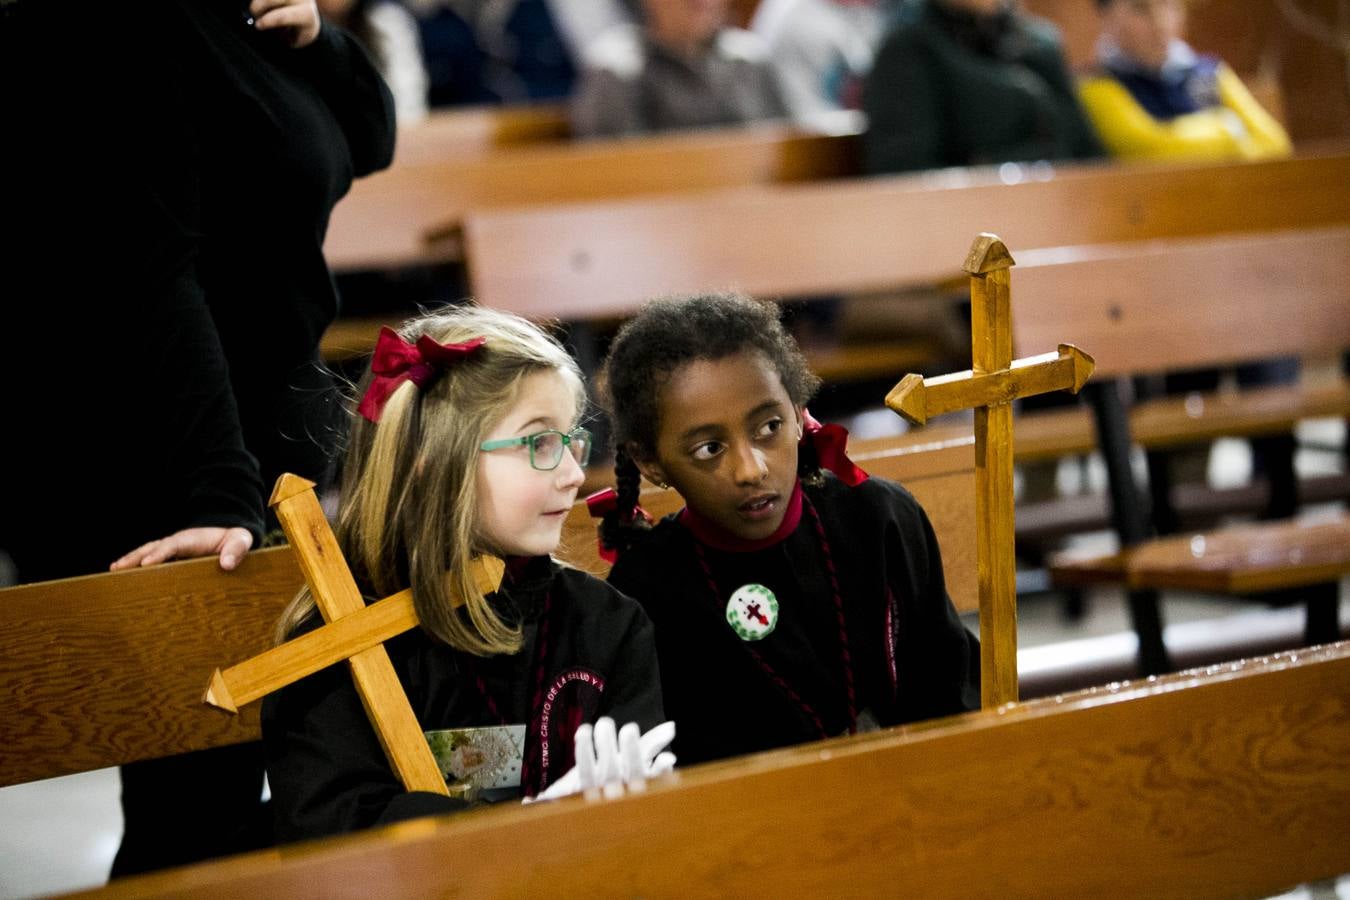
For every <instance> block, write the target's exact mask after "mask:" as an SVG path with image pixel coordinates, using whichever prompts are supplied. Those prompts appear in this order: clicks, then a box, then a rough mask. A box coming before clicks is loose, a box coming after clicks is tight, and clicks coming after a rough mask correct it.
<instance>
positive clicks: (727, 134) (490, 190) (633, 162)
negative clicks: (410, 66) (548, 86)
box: [324, 123, 859, 271]
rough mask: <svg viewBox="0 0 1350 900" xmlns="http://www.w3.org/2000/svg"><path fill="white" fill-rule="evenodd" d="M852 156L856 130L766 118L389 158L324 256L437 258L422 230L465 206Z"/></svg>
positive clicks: (690, 186)
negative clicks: (828, 130) (425, 157)
mask: <svg viewBox="0 0 1350 900" xmlns="http://www.w3.org/2000/svg"><path fill="white" fill-rule="evenodd" d="M858 152H859V151H858V136H857V133H856V131H850V132H845V133H841V134H816V133H807V132H803V131H801V130H800V129H797V128H794V127H792V126H789V125H783V124H778V123H766V124H760V125H753V126H748V127H743V128H728V129H715V130H708V131H700V132H691V133H681V134H676V135H663V136H656V137H642V138H624V139H618V140H606V141H586V142H581V143H570V144H563V145H532V146H524V147H515V148H508V149H505V150H502V151H501V152H498V153H494V154H491V155H488V156H482V157H462V158H458V159H448V160H443V161H439V162H425V161H421V162H416V163H409V164H406V165H404V164H396V165H394V166H392V167H391V168H389V169H387V170H386V171H384V172H378V173H376V174H374V175H371V176H369V177H367V178H362V179H360V180H359V181H357V182H356V183H355V184H354V185H353V186H352V190H351V193H349V194H348V195H347V196H346V197H345V198H343V200H342V201H341V202H340V203H338V205H337V207H336V208H335V209H334V210H333V217H332V221H331V222H330V223H329V228H328V236H327V239H326V240H325V242H324V255H325V257H326V258H327V260H328V263H329V266H330V267H331V268H333V269H334V270H337V271H341V270H348V269H361V268H390V267H396V266H403V265H416V264H420V263H424V262H427V261H428V260H429V259H433V260H434V259H435V258H436V248H435V247H434V246H429V245H428V243H427V240H428V236H429V235H432V234H434V233H436V232H445V231H447V230H453V229H454V228H456V227H457V226H458V224H459V223H460V222H461V221H462V219H463V218H464V217H465V216H466V215H467V214H468V213H469V212H470V211H474V210H481V209H496V208H503V207H512V206H522V205H528V204H539V203H556V202H575V201H579V200H594V199H598V198H618V197H633V196H638V195H642V194H666V193H689V192H695V191H706V190H710V189H714V188H727V187H739V186H742V185H750V184H765V183H773V182H791V181H802V180H813V179H820V178H828V177H836V176H842V175H851V174H856V173H857V172H858Z"/></svg>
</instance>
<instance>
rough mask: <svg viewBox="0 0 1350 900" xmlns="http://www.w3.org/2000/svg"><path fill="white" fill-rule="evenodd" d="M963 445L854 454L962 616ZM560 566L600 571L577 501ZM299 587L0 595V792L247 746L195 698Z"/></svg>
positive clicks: (100, 588) (659, 504)
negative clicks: (880, 482)
mask: <svg viewBox="0 0 1350 900" xmlns="http://www.w3.org/2000/svg"><path fill="white" fill-rule="evenodd" d="M972 445H973V443H972V441H971V440H970V439H969V438H966V439H963V440H958V441H955V442H952V443H950V444H947V445H943V446H933V447H927V448H918V449H909V450H905V451H899V452H881V453H877V454H873V455H870V456H869V455H868V454H859V455H858V456H857V459H858V462H859V464H860V465H862V466H864V467H865V468H867V469H868V470H869V471H875V472H877V473H878V474H883V475H885V476H886V477H890V478H894V479H896V480H899V481H902V482H904V483H905V484H906V485H907V486H909V487H910V489H911V490H912V491H913V492H914V494H915V495H916V496H917V497H918V498H919V500H920V502H922V503H923V504H924V506H925V508H926V509H927V510H928V513H929V517H930V518H931V520H932V522H933V526H934V529H935V531H936V532H937V535H938V540H939V542H940V544H941V546H942V550H943V562H944V566H945V570H946V574H947V584H948V590H949V591H950V593H951V595H952V598H953V599H954V600H955V601H956V602H957V604H958V606H959V607H961V608H965V609H969V608H974V606H975V602H976V601H975V594H976V589H975V543H974V541H975V529H974V527H973V524H972V523H973V519H974V468H973V465H974V461H973V459H974V458H973V453H972V450H971V447H972ZM660 493H661V492H656V491H653V492H649V494H648V495H647V496H644V498H643V499H644V503H650V504H651V506H652V508H653V512H656V513H659V512H664V511H667V510H668V509H673V508H676V506H677V505H678V503H679V500H678V497H677V496H675V495H674V493H673V492H670V491H667V492H665V496H657V495H660ZM559 556H560V558H562V559H563V560H565V561H567V562H569V563H571V564H572V565H575V566H577V567H578V568H582V569H586V570H588V571H592V572H596V573H599V574H603V573H604V572H605V571H607V568H606V567H605V566H604V565H603V563H602V561H601V560H600V558H599V556H598V552H597V547H596V540H595V520H594V519H591V518H590V516H589V513H588V512H587V510H586V508H585V504H584V503H578V504H577V507H576V508H575V509H574V510H573V511H572V514H571V515H570V516H569V518H568V524H567V533H566V539H565V541H564V545H563V547H562V548H560V552H559ZM302 584H303V577H302V576H301V574H300V571H299V567H298V566H297V564H296V562H295V559H294V557H293V556H292V554H291V551H290V549H289V548H286V547H278V548H273V549H268V550H260V551H256V552H253V553H250V554H249V555H248V556H247V557H246V558H245V560H244V562H243V563H242V564H241V565H240V567H239V569H238V570H237V571H235V572H231V573H225V572H221V571H220V569H219V566H218V564H217V562H216V560H214V559H201V560H192V561H188V562H179V563H170V564H167V565H163V566H154V567H150V568H145V569H135V570H130V571H126V572H114V573H108V574H102V575H90V576H85V577H81V578H70V579H63V580H60V581H49V582H42V583H39V584H31V585H21V586H19V587H13V588H6V589H3V590H0V697H4V698H6V699H5V707H4V713H3V715H0V787H3V786H5V785H10V784H20V783H24V782H28V781H36V780H39V779H43V778H52V777H56V776H58V775H68V774H71V773H74V772H83V771H89V770H92V769H99V768H104V767H106V766H113V765H120V764H122V763H126V762H132V761H135V760H142V759H154V758H157V757H161V756H168V755H171V754H175V753H183V752H186V751H189V750H200V749H206V748H208V747H216V746H222V745H226V744H233V743H240V742H243V741H248V740H254V739H256V738H257V737H258V734H259V731H258V706H257V704H253V705H250V706H247V707H245V708H244V710H243V711H242V712H241V714H240V715H239V716H237V717H233V716H229V715H226V714H224V713H222V712H219V711H218V710H213V709H210V708H208V707H206V706H204V705H203V704H202V694H203V692H204V690H205V687H206V682H207V679H208V678H209V676H210V673H211V672H212V671H213V670H214V669H215V668H217V667H219V666H227V665H230V664H233V663H236V662H238V661H240V660H243V659H247V658H249V657H251V656H254V655H256V654H258V653H259V652H261V651H263V650H265V649H267V648H268V647H269V646H270V645H271V635H272V629H273V627H274V625H275V624H276V621H277V619H278V618H279V617H280V615H281V612H282V610H283V609H284V608H285V606H286V604H287V603H288V602H289V601H290V599H291V598H292V597H293V596H295V593H296V591H297V590H298V589H299V587H300V586H301V585H302Z"/></svg>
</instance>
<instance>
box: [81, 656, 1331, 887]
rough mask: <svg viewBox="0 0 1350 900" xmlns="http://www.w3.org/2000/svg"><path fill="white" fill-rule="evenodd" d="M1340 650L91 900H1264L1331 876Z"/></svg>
mask: <svg viewBox="0 0 1350 900" xmlns="http://www.w3.org/2000/svg"><path fill="white" fill-rule="evenodd" d="M1346 834H1350V645H1346V644H1338V645H1334V646H1331V647H1326V648H1323V649H1321V650H1316V651H1310V652H1301V653H1299V654H1298V655H1297V658H1295V657H1293V656H1277V657H1273V658H1268V659H1262V660H1252V661H1248V662H1246V663H1234V664H1232V665H1230V666H1224V667H1219V668H1215V669H1213V670H1208V671H1195V672H1189V673H1184V674H1181V675H1177V676H1171V677H1164V678H1160V679H1157V680H1156V681H1155V680H1153V679H1150V680H1149V682H1147V683H1143V682H1140V683H1127V684H1112V685H1109V686H1105V687H1102V688H1097V689H1094V690H1091V691H1088V692H1084V693H1080V694H1068V695H1064V696H1060V697H1056V698H1052V699H1048V700H1044V701H1033V702H1029V703H1024V704H1020V705H1018V706H1016V707H1013V708H1011V709H1003V710H998V711H986V712H980V713H970V714H967V715H965V716H961V717H957V718H953V719H946V720H940V721H938V722H933V723H927V724H926V725H924V726H914V727H909V728H901V729H894V730H889V731H882V732H876V733H873V734H868V735H861V736H858V737H855V738H845V739H837V740H834V741H831V742H828V743H821V744H811V745H806V746H802V747H797V748H791V749H787V750H782V751H777V752H773V753H768V754H762V755H758V756H753V757H747V758H744V759H739V760H732V761H727V762H723V763H714V764H710V765H704V766H696V767H690V768H686V769H680V770H677V771H676V772H675V774H673V775H672V776H669V777H667V778H664V779H662V780H660V781H658V782H653V783H651V784H649V785H648V786H647V790H646V791H645V792H643V793H637V794H630V795H628V796H626V797H624V798H622V799H619V800H614V801H609V802H598V801H596V800H592V799H587V798H580V797H577V798H569V799H567V800H564V801H560V802H557V803H553V804H547V805H544V806H538V805H535V806H529V807H520V806H515V805H511V806H508V807H496V808H491V809H486V810H482V811H478V812H474V813H468V814H462V815H459V816H450V817H443V818H437V819H425V820H419V821H416V822H409V823H404V824H402V825H396V826H391V827H388V828H382V829H377V830H372V831H369V832H366V833H362V834H357V835H352V836H347V837H343V838H335V839H330V840H326V841H320V842H313V843H309V844H304V845H298V846H295V847H290V848H286V849H283V850H273V851H264V852H260V853H254V854H249V855H247V856H241V857H236V858H234V859H230V860H225V861H221V862H217V863H209V864H204V865H200V866H195V867H191V868H185V869H179V870H175V871H170V872H165V873H161V874H157V875H151V876H147V877H143V878H138V879H134V880H127V881H122V882H118V883H114V884H113V885H111V886H110V887H108V888H107V889H105V890H104V891H101V892H98V894H99V895H101V896H109V897H119V896H127V897H130V896H135V897H169V896H192V897H238V896H294V895H303V896H370V895H395V896H419V897H420V896H445V895H448V894H455V895H463V896H543V895H549V896H568V897H572V896H575V897H582V896H585V897H612V896H614V897H617V896H624V897H631V896H649V897H674V896H680V897H691V896H694V897H702V896H745V897H767V896H835V895H838V894H840V893H846V894H849V895H858V896H889V895H893V894H895V893H896V892H897V890H900V891H902V892H903V893H906V894H913V895H915V896H922V897H935V898H939V897H963V898H964V897H968V896H970V895H971V894H972V893H975V894H982V893H990V892H996V893H997V894H998V895H999V896H1000V897H1028V898H1030V897H1046V896H1050V897H1078V896H1105V895H1110V896H1112V897H1121V898H1134V897H1139V898H1144V897H1147V898H1153V897H1161V896H1173V897H1187V898H1204V897H1216V898H1218V897H1233V896H1269V895H1273V894H1277V893H1281V892H1283V891H1286V890H1289V889H1290V888H1292V887H1294V886H1295V885H1298V884H1300V883H1304V882H1308V881H1316V880H1322V879H1327V878H1332V877H1335V876H1337V875H1340V874H1342V873H1345V872H1347V871H1350V842H1347V841H1346V840H1345V835H1346Z"/></svg>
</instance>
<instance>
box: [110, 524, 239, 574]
mask: <svg viewBox="0 0 1350 900" xmlns="http://www.w3.org/2000/svg"><path fill="white" fill-rule="evenodd" d="M252 546H253V535H251V534H249V532H248V529H247V528H211V527H208V528H187V529H184V530H183V531H178V532H175V533H173V534H171V535H169V536H168V537H166V538H160V539H159V540H157V541H151V542H150V543H148V544H142V545H141V546H139V547H137V548H136V549H135V550H132V551H131V552H130V553H128V554H127V555H126V556H123V557H122V558H121V559H119V560H117V561H116V562H115V563H113V564H112V565H111V566H110V567H109V568H110V569H111V570H112V571H114V572H116V571H118V570H119V569H134V568H136V567H137V566H153V565H156V564H157V563H162V562H165V561H166V560H170V559H189V558H191V557H194V556H211V555H213V554H220V567H221V568H222V569H224V570H225V571H226V572H228V571H230V570H231V569H233V568H235V567H236V566H238V565H239V561H240V560H241V559H243V558H244V555H245V554H246V553H248V550H249V548H250V547H252Z"/></svg>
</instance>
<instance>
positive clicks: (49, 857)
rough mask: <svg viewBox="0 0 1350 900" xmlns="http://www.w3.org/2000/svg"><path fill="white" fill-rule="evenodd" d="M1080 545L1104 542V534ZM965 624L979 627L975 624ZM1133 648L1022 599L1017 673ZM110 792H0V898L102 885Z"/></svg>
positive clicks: (114, 838) (1064, 473)
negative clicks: (1090, 655) (1080, 656)
mask: <svg viewBox="0 0 1350 900" xmlns="http://www.w3.org/2000/svg"><path fill="white" fill-rule="evenodd" d="M891 418H894V417H893V416H891ZM860 424H862V423H858V424H855V426H854V433H855V434H858V433H860V431H861V430H865V428H864V429H860V428H859V425H860ZM1299 437H1300V441H1301V443H1302V444H1303V445H1304V446H1313V447H1317V446H1320V447H1328V446H1330V447H1333V448H1336V447H1343V446H1344V445H1345V440H1346V437H1345V429H1344V424H1343V423H1341V422H1336V421H1331V422H1314V423H1308V425H1307V427H1306V428H1300V433H1299ZM1343 459H1344V457H1343V456H1342V454H1341V453H1340V452H1336V451H1332V452H1326V451H1300V454H1299V459H1298V460H1297V465H1298V468H1299V470H1300V473H1302V474H1311V473H1312V472H1325V471H1328V470H1331V471H1335V470H1336V468H1335V467H1339V466H1341V465H1343ZM1249 470H1250V458H1249V454H1247V452H1246V446H1245V445H1244V444H1242V443H1241V442H1238V441H1220V442H1219V443H1218V444H1216V446H1215V449H1214V452H1213V454H1212V456H1211V459H1210V468H1209V479H1210V481H1211V483H1216V484H1232V483H1238V482H1240V481H1242V480H1243V479H1245V478H1246V477H1247V474H1248V473H1249ZM1099 478H1100V474H1099V473H1095V472H1094V470H1093V466H1092V465H1091V464H1089V465H1088V466H1087V467H1080V466H1075V465H1066V466H1065V467H1064V468H1062V469H1061V472H1060V479H1059V482H1060V488H1061V490H1065V491H1069V492H1072V491H1075V490H1083V489H1088V490H1093V489H1100V488H1099V486H1098V483H1097V482H1098V479H1099ZM1075 481H1079V482H1081V483H1075ZM1084 540H1085V541H1087V542H1099V543H1101V542H1109V538H1108V537H1106V536H1103V535H1097V536H1087V537H1085V538H1084ZM2 577H3V573H0V578H2ZM1348 587H1350V585H1347V584H1345V583H1343V584H1342V591H1341V592H1342V596H1345V595H1347V588H1348ZM1347 607H1350V604H1346V603H1342V609H1341V617H1342V627H1343V630H1344V629H1346V628H1347V626H1350V608H1347ZM1301 615H1302V611H1301V610H1300V609H1298V608H1290V609H1285V610H1274V611H1271V610H1269V609H1267V608H1266V607H1264V606H1262V605H1260V604H1255V603H1235V602H1231V601H1224V600H1215V599H1213V598H1205V597H1199V596H1194V595H1179V594H1178V595H1171V594H1169V595H1166V596H1165V598H1164V617H1165V621H1166V622H1167V624H1168V627H1169V635H1168V641H1169V644H1170V643H1171V642H1172V639H1173V638H1174V637H1177V638H1180V639H1184V638H1185V636H1186V635H1187V634H1188V630H1189V631H1190V632H1193V631H1194V630H1196V629H1214V628H1220V627H1224V626H1225V625H1227V626H1229V627H1241V626H1242V625H1243V622H1244V619H1243V617H1248V619H1250V618H1251V617H1271V616H1284V617H1291V620H1297V621H1298V622H1301ZM968 624H970V626H971V627H972V628H977V627H978V623H977V622H976V621H975V620H974V619H971V620H969V622H968ZM1132 641H1133V634H1132V633H1131V632H1130V630H1129V620H1128V616H1127V613H1126V610H1125V608H1124V605H1123V603H1122V596H1121V593H1120V592H1119V591H1116V590H1102V591H1094V592H1092V593H1090V594H1089V595H1088V598H1087V603H1086V604H1085V611H1084V614H1083V616H1082V617H1081V618H1079V619H1077V620H1069V619H1068V618H1066V617H1065V615H1064V613H1063V607H1062V604H1061V601H1060V598H1059V597H1058V596H1055V595H1051V594H1038V595H1030V596H1027V597H1025V598H1023V600H1022V601H1021V602H1020V604H1019V610H1018V643H1019V648H1020V652H1019V666H1020V667H1021V668H1022V669H1023V670H1024V671H1025V670H1027V669H1028V668H1029V667H1034V666H1053V665H1055V664H1056V663H1058V662H1060V661H1063V660H1064V659H1072V658H1073V657H1075V656H1076V655H1083V654H1096V653H1108V652H1119V650H1120V649H1121V648H1122V647H1131V646H1132V644H1131V642H1132ZM118 790H119V785H118V777H117V770H116V769H103V770H100V771H97V772H88V773H84V774H81V775H73V776H68V777H65V778H55V779H51V780H48V781H42V782H37V783H34V784H27V785H18V786H15V787H9V788H3V789H0V900H8V898H24V897H34V896H41V895H45V894H51V893H57V892H64V891H71V890H77V889H81V888H89V887H95V886H98V885H101V884H103V883H104V882H105V880H106V878H107V872H108V868H109V866H110V865H111V862H112V857H113V854H114V853H115V852H116V850H117V844H118V841H119V840H120V838H121V830H122V817H121V812H120V810H119V808H118ZM1280 900H1350V875H1347V876H1346V877H1342V878H1341V879H1339V880H1338V881H1337V882H1335V883H1323V884H1318V885H1311V886H1304V887H1300V888H1298V889H1297V890H1295V891H1293V892H1291V893H1289V894H1285V895H1281V898H1280Z"/></svg>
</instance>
